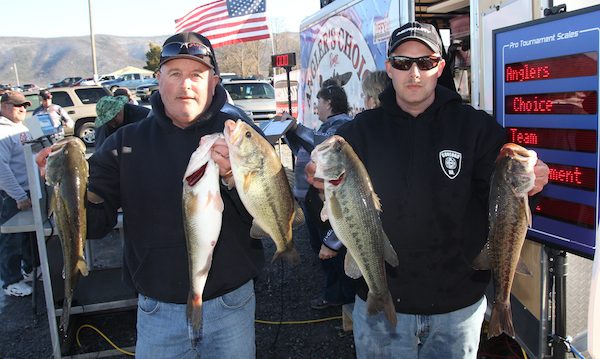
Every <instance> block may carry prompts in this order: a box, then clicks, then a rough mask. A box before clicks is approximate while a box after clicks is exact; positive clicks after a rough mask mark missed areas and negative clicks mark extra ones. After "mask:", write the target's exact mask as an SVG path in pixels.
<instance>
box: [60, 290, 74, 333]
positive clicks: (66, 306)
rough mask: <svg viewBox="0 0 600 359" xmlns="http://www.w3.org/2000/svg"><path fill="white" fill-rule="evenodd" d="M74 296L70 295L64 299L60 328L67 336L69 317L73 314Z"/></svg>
mask: <svg viewBox="0 0 600 359" xmlns="http://www.w3.org/2000/svg"><path fill="white" fill-rule="evenodd" d="M72 300H73V298H71V297H70V296H67V297H65V299H64V300H63V311H62V314H61V316H60V330H61V331H62V333H63V334H64V335H65V336H66V335H67V329H68V328H69V317H70V316H71V301H72Z"/></svg>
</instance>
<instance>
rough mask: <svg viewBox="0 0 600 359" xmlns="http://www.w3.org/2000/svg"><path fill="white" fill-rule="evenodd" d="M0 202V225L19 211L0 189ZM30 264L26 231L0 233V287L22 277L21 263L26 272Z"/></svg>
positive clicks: (14, 203)
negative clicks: (0, 283) (0, 284)
mask: <svg viewBox="0 0 600 359" xmlns="http://www.w3.org/2000/svg"><path fill="white" fill-rule="evenodd" d="M0 202H1V204H2V206H1V207H2V210H1V213H0V225H2V224H4V223H5V222H6V221H8V220H9V219H10V218H11V217H12V216H14V215H15V214H17V213H19V209H18V208H17V202H16V201H15V200H14V199H12V198H11V197H10V196H9V195H8V194H7V193H6V192H4V191H0ZM21 261H23V263H21ZM31 264H32V258H31V242H30V240H29V237H28V236H27V234H26V233H2V234H0V279H1V280H2V282H3V284H2V288H6V287H8V286H9V285H11V284H13V283H17V282H19V281H20V280H21V279H23V275H22V274H21V265H23V269H24V270H25V271H26V272H31V270H32V269H33V267H32V265H31Z"/></svg>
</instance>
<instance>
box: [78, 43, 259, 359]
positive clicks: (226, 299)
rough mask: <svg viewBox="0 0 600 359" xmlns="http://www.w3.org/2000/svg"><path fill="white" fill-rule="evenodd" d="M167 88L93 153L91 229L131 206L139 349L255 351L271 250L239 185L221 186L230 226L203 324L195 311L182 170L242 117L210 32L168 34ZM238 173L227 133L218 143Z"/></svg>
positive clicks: (143, 354)
mask: <svg viewBox="0 0 600 359" xmlns="http://www.w3.org/2000/svg"><path fill="white" fill-rule="evenodd" d="M157 79H158V83H159V92H157V93H155V94H154V95H153V96H152V97H151V99H150V103H151V105H152V113H151V114H150V115H149V117H148V118H147V119H146V120H143V121H139V122H136V123H134V124H131V125H129V126H125V127H122V128H121V129H119V130H118V131H117V132H116V133H114V134H113V135H111V136H110V137H108V138H107V139H106V141H105V142H104V144H103V145H102V146H101V147H100V148H99V149H98V150H97V152H96V153H94V155H93V156H92V157H91V158H90V177H89V193H88V198H89V199H90V200H91V202H92V203H90V205H89V206H88V234H89V235H90V236H91V237H92V238H93V237H102V236H103V235H105V234H106V233H107V232H108V231H110V230H111V229H112V227H113V226H114V225H115V223H116V219H117V209H118V208H122V209H123V215H124V222H125V223H126V225H125V248H124V257H125V258H124V270H125V280H126V282H128V283H129V284H130V285H131V286H132V287H133V288H135V290H136V291H137V292H138V293H139V299H138V317H137V344H136V356H137V357H140V358H167V357H169V358H191V357H199V356H200V355H201V356H202V357H208V358H217V357H222V358H254V357H255V343H254V337H255V332H254V312H255V297H254V286H253V278H254V277H256V276H257V275H258V273H259V272H260V270H261V268H262V266H263V264H264V255H263V250H262V245H261V243H260V241H256V240H252V239H251V238H250V237H249V235H248V234H249V231H250V227H251V223H252V218H251V217H250V215H249V214H248V213H247V212H246V210H245V209H244V206H243V205H242V203H241V201H240V199H239V196H238V194H237V192H236V190H235V189H232V190H229V189H227V186H222V188H221V196H222V199H223V203H224V210H223V225H222V228H221V234H220V237H219V240H218V242H217V244H216V247H215V250H214V255H213V260H212V267H211V270H210V275H209V276H208V281H207V283H206V286H205V289H204V295H203V300H204V304H203V316H202V326H201V328H200V330H199V331H195V330H193V328H192V327H191V326H190V325H189V323H188V320H187V318H186V302H187V301H188V292H189V288H190V287H189V277H188V276H189V274H188V261H187V248H186V244H185V235H184V229H183V218H182V204H181V202H182V201H181V197H182V182H181V181H182V178H183V175H184V173H185V170H186V167H187V164H188V161H189V159H190V155H191V154H192V152H193V151H194V150H195V149H196V148H197V147H198V143H199V141H200V138H201V137H202V136H204V135H207V134H211V133H215V132H222V131H223V127H224V123H225V121H226V120H228V119H234V116H232V115H229V114H227V113H226V112H224V111H222V108H223V105H224V104H225V102H226V99H227V95H226V92H225V90H224V88H223V87H222V86H221V85H220V84H219V69H218V65H217V60H216V58H215V54H214V51H213V48H212V45H211V43H210V41H209V40H208V39H206V38H205V37H204V36H202V35H200V34H197V33H192V32H186V33H180V34H177V35H174V36H171V37H170V38H168V39H167V40H166V41H165V43H164V45H163V48H162V53H161V58H160V68H159V72H158V75H157ZM213 159H214V160H215V161H216V162H217V163H218V164H219V167H220V173H221V175H222V176H225V177H227V176H228V173H230V171H229V170H230V168H231V167H230V164H229V160H228V150H227V146H226V144H225V142H224V141H222V142H219V143H217V144H216V145H215V147H214V148H213Z"/></svg>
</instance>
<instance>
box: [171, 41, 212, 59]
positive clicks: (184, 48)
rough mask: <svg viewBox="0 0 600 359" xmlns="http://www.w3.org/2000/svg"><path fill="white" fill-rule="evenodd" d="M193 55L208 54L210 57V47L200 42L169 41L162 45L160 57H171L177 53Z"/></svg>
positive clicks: (201, 55) (202, 55)
mask: <svg viewBox="0 0 600 359" xmlns="http://www.w3.org/2000/svg"><path fill="white" fill-rule="evenodd" d="M182 54H184V55H185V54H187V55H193V56H196V57H204V56H208V57H209V58H211V59H212V52H211V51H210V49H209V48H208V47H207V46H206V45H204V44H202V43H200V42H171V43H169V44H167V45H165V47H163V49H162V51H161V53H160V57H163V58H164V57H171V56H177V55H182Z"/></svg>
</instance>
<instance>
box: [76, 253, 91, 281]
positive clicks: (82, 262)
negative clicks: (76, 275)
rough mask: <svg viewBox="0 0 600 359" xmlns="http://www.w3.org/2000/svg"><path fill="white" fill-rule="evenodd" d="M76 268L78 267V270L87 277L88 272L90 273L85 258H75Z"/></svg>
mask: <svg viewBox="0 0 600 359" xmlns="http://www.w3.org/2000/svg"><path fill="white" fill-rule="evenodd" d="M76 266H77V269H79V272H80V273H81V274H82V275H83V276H84V277H87V276H88V274H90V272H89V270H88V265H87V263H86V261H85V258H82V257H79V259H78V260H77V265H76Z"/></svg>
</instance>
